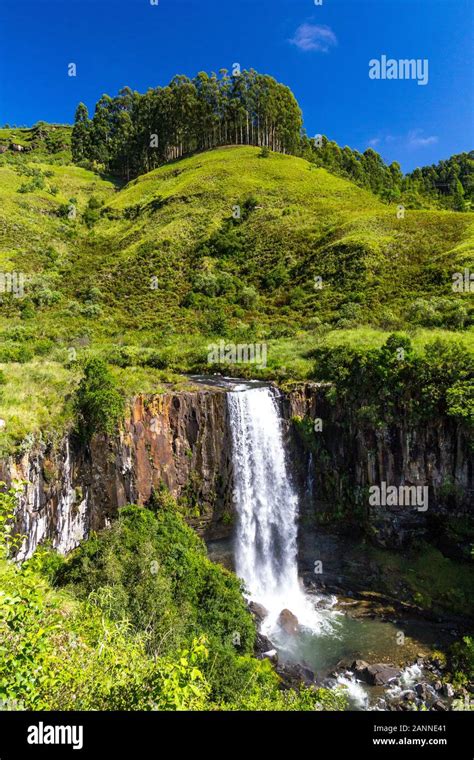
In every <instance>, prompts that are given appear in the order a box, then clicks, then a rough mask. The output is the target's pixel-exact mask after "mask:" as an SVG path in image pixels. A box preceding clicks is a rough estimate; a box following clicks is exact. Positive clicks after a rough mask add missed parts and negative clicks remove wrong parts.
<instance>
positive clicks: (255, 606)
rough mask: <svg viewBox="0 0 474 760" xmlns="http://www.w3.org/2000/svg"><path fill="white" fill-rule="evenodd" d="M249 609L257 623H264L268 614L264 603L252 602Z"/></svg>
mask: <svg viewBox="0 0 474 760" xmlns="http://www.w3.org/2000/svg"><path fill="white" fill-rule="evenodd" d="M249 610H250V612H251V614H252V615H253V617H254V619H255V622H256V623H257V624H260V623H262V622H263V621H264V620H265V618H266V617H267V615H268V610H267V608H266V607H264V606H263V604H259V603H258V602H250V604H249Z"/></svg>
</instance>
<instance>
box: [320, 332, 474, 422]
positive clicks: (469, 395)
mask: <svg viewBox="0 0 474 760" xmlns="http://www.w3.org/2000/svg"><path fill="white" fill-rule="evenodd" d="M311 355H312V356H313V357H314V358H315V360H316V362H315V367H314V376H315V377H316V378H317V379H318V380H327V381H330V382H331V383H333V388H332V389H331V391H330V396H331V397H333V398H339V399H342V400H343V401H344V403H345V404H346V407H347V410H348V412H349V411H350V410H354V411H355V413H356V414H357V416H358V419H359V421H360V422H365V423H366V424H368V425H371V426H375V427H377V426H382V425H383V426H386V425H390V424H392V423H393V422H395V421H397V420H406V421H407V420H411V421H412V422H418V421H421V420H429V419H433V418H441V417H445V416H452V417H455V418H457V419H459V420H461V421H462V422H463V423H464V424H465V425H467V426H473V425H474V362H473V360H472V356H471V355H470V354H469V353H468V352H467V351H466V349H465V347H464V346H463V345H462V344H460V343H456V342H446V341H442V340H439V339H438V340H435V341H433V342H432V343H428V344H427V345H426V346H425V349H424V352H423V353H422V354H417V353H416V352H415V351H414V350H413V346H412V343H411V341H410V339H409V338H408V337H407V336H406V335H400V334H394V335H391V336H390V338H388V340H387V341H386V343H385V344H384V345H383V346H382V347H381V348H377V349H372V350H370V351H362V350H357V349H354V348H347V347H339V348H335V349H330V348H317V349H315V350H314V351H313V352H311Z"/></svg>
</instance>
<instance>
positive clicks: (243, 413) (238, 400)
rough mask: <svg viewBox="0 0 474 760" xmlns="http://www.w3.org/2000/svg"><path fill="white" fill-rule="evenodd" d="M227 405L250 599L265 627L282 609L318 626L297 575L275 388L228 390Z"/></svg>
mask: <svg viewBox="0 0 474 760" xmlns="http://www.w3.org/2000/svg"><path fill="white" fill-rule="evenodd" d="M228 409H229V418H230V428H231V436H232V457H233V469H234V502H235V507H236V511H237V516H238V524H237V532H236V538H235V561H236V572H237V575H238V576H239V577H241V578H242V579H243V580H244V582H245V586H246V590H247V593H248V595H249V597H250V599H252V600H254V601H256V602H259V603H261V604H263V606H264V607H265V608H266V609H267V610H268V612H269V615H268V617H267V619H266V621H265V626H264V629H265V630H266V632H271V630H272V629H273V628H274V627H275V625H276V622H277V619H278V616H279V613H280V612H281V611H282V610H283V609H289V610H290V611H291V612H293V613H294V614H295V615H296V616H297V618H298V620H299V622H300V624H302V625H305V626H308V627H310V628H312V629H313V630H317V629H318V628H319V627H320V624H321V622H322V620H321V616H320V615H319V613H317V612H316V610H315V609H314V605H313V604H312V603H311V601H310V599H309V598H308V597H307V595H306V594H305V592H304V590H303V588H302V586H301V585H300V582H299V578H298V567H297V531H298V525H297V519H298V497H297V494H296V491H295V489H294V487H293V485H292V483H291V479H290V476H289V472H288V468H287V462H286V456H285V448H284V438H283V429H282V423H281V420H280V415H279V411H278V406H277V402H276V398H275V395H274V391H273V389H271V388H269V387H260V388H251V389H244V390H234V391H231V392H229V393H228Z"/></svg>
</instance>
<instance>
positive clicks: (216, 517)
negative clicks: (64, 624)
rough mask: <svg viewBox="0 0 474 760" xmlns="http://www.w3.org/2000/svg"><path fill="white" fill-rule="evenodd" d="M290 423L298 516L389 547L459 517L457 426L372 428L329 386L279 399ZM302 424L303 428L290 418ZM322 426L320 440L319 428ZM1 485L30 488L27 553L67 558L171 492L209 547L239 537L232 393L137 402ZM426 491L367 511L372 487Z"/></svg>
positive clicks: (0, 472) (464, 482) (464, 487)
mask: <svg viewBox="0 0 474 760" xmlns="http://www.w3.org/2000/svg"><path fill="white" fill-rule="evenodd" d="M280 403H281V406H282V412H283V415H284V417H285V418H286V420H287V430H288V443H289V452H290V457H291V463H292V471H293V473H294V476H295V479H296V481H297V482H298V483H299V486H300V489H301V494H302V497H303V498H302V520H303V522H305V521H306V523H307V522H308V521H310V522H311V523H312V524H315V523H316V524H317V523H318V521H320V522H324V523H325V524H328V525H337V524H338V522H339V521H341V520H342V521H344V522H346V523H347V522H352V523H353V524H355V523H356V524H359V525H360V526H361V527H363V528H364V530H366V531H367V532H369V534H370V535H371V536H372V538H373V540H374V541H375V542H377V543H379V544H380V545H382V546H390V547H392V548H393V547H397V546H402V545H403V544H404V543H406V542H407V541H409V540H411V539H412V538H413V537H415V536H420V535H425V534H426V532H427V531H429V529H430V525H431V524H432V521H433V520H434V519H436V518H437V517H440V516H441V517H442V516H443V515H445V514H446V513H449V514H450V515H462V514H464V513H465V512H466V511H467V509H468V508H469V497H470V496H471V497H472V493H473V491H472V489H473V483H472V456H470V449H469V441H468V439H467V436H466V434H465V433H464V431H463V430H462V428H461V427H460V426H459V425H457V424H456V423H455V422H454V421H453V420H449V419H439V420H433V421H432V422H430V424H427V425H424V426H423V427H420V428H411V427H409V426H407V425H406V424H405V423H403V422H400V424H398V425H396V426H395V427H392V428H389V429H371V428H367V427H363V426H361V425H360V424H359V423H357V422H356V421H355V420H354V419H353V418H351V415H350V414H349V412H348V410H346V409H343V408H341V406H340V405H337V404H336V405H335V406H333V405H331V404H330V403H329V401H328V398H327V388H325V387H324V386H318V385H316V384H309V383H308V384H304V385H301V386H300V387H298V388H296V389H295V390H293V391H292V392H290V393H289V394H287V395H286V396H281V397H280ZM296 418H298V419H299V420H300V421H299V422H295V419H296ZM316 418H320V419H321V420H322V430H321V431H319V432H314V425H313V421H314V420H315V419H316ZM0 479H1V480H4V481H6V482H7V483H8V484H10V483H12V482H13V481H24V483H25V485H24V486H23V487H22V491H21V494H20V500H19V508H18V514H17V524H18V530H19V531H21V533H22V534H24V535H25V537H26V538H25V541H24V543H23V547H22V550H21V552H20V557H21V558H25V557H28V556H30V555H31V553H32V552H33V551H34V548H35V547H36V545H37V544H38V543H40V542H42V541H44V540H49V541H50V542H52V544H53V546H54V547H55V548H57V549H58V550H59V551H61V552H64V553H65V552H68V551H70V550H71V549H72V548H74V547H75V546H77V544H78V543H79V542H80V541H81V540H82V539H83V538H84V537H86V536H87V535H88V534H89V532H90V531H91V530H99V529H100V528H103V527H104V526H106V525H107V524H109V523H110V521H111V520H112V519H113V518H114V517H115V516H116V514H117V510H118V508H120V507H121V506H124V505H125V504H128V503H137V504H142V505H144V504H146V503H147V502H148V501H149V500H150V497H151V495H152V492H153V489H156V488H159V487H160V484H164V485H165V486H166V487H167V488H168V489H169V490H170V491H171V493H172V494H173V496H175V497H176V498H177V499H178V500H180V501H181V503H182V505H183V509H184V511H185V514H186V515H187V518H188V521H189V523H190V524H191V525H193V527H195V528H196V530H198V532H200V533H201V534H202V535H203V536H204V537H205V538H206V539H212V538H221V537H225V536H229V535H231V533H232V522H233V517H234V516H233V506H232V461H231V436H230V430H229V420H228V412H227V401H226V392H225V390H223V389H221V388H217V387H216V388H207V387H206V388H205V387H203V388H202V389H199V390H196V391H188V392H176V393H173V392H169V393H164V394H162V395H155V396H147V397H144V396H138V397H136V398H134V399H133V400H132V402H131V403H130V406H129V409H128V410H127V414H126V419H125V423H124V426H123V428H122V429H121V431H120V432H117V435H116V436H114V437H110V438H108V437H104V436H96V437H95V438H94V439H93V440H92V442H91V445H90V446H89V447H87V448H81V447H79V446H78V445H77V442H75V441H74V439H73V437H72V436H65V437H64V439H63V440H62V441H61V442H60V444H58V445H55V446H53V445H45V444H42V443H39V444H37V445H36V446H34V447H33V448H32V449H31V450H30V451H29V452H27V453H25V454H23V455H22V456H21V457H19V458H18V459H10V460H8V461H4V462H0ZM382 481H385V482H386V483H387V484H393V485H399V484H407V485H411V484H415V485H417V484H420V485H427V486H428V488H429V508H428V510H427V512H425V513H421V512H419V511H417V510H416V509H412V508H405V507H404V508H400V507H393V508H388V507H371V506H370V505H369V504H368V493H367V491H368V488H369V487H370V486H371V485H374V484H375V485H378V484H380V483H381V482H382Z"/></svg>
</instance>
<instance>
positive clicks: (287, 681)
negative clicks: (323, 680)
mask: <svg viewBox="0 0 474 760" xmlns="http://www.w3.org/2000/svg"><path fill="white" fill-rule="evenodd" d="M277 672H278V674H279V675H280V677H281V679H282V682H283V686H284V687H285V688H287V689H297V688H298V687H299V686H300V685H301V684H302V683H303V684H305V685H306V686H310V685H311V684H313V683H314V679H315V676H314V673H313V671H312V670H310V669H309V668H305V667H304V666H303V665H297V664H292V663H285V664H284V665H282V664H280V665H278V668H277Z"/></svg>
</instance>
